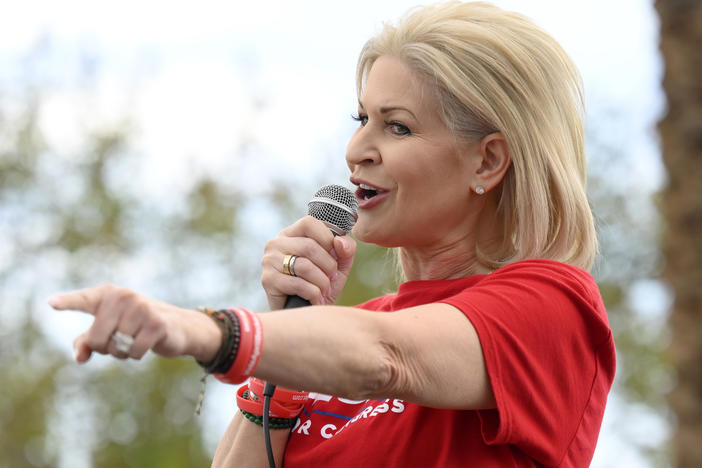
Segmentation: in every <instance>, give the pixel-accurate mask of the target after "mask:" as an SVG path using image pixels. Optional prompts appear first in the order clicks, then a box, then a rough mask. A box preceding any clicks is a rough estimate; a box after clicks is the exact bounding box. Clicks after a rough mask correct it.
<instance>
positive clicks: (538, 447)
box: [285, 260, 615, 468]
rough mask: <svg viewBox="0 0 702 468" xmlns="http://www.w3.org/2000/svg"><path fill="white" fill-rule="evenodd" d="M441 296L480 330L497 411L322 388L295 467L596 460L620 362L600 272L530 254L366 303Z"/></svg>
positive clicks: (387, 305)
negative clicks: (345, 394) (354, 396)
mask: <svg viewBox="0 0 702 468" xmlns="http://www.w3.org/2000/svg"><path fill="white" fill-rule="evenodd" d="M433 302H443V303H447V304H451V305H453V306H455V307H457V308H458V309H460V310H461V311H462V312H463V313H464V314H465V315H466V317H467V318H468V319H469V320H470V321H471V323H472V324H473V326H474V327H475V329H476V330H477V332H478V336H479V338H480V343H481V346H482V349H483V354H484V356H485V362H486V366H487V371H488V375H489V378H490V382H491V384H492V388H493V391H494V394H495V400H496V402H497V409H493V410H482V411H465V410H445V409H433V408H427V407H423V406H419V405H416V404H413V403H410V402H408V401H402V400H397V399H388V400H367V401H362V402H358V401H350V400H345V399H342V398H336V397H329V396H326V395H318V394H312V395H311V397H312V399H311V400H310V402H309V403H308V404H307V405H306V407H305V409H304V411H303V413H302V414H301V415H300V420H299V421H298V424H297V426H296V427H295V428H294V429H293V431H292V433H291V435H290V439H289V441H288V445H287V448H286V451H285V466H286V468H298V467H326V466H334V467H375V466H378V467H400V466H401V467H458V466H461V467H464V466H468V467H479V468H490V467H500V468H504V467H533V466H553V467H556V466H557V467H577V468H580V467H586V466H588V465H589V463H590V460H591V459H592V455H593V452H594V449H595V444H596V442H597V436H598V433H599V430H600V424H601V422H602V416H603V413H604V408H605V403H606V399H607V393H608V392H609V389H610V386H611V384H612V380H613V379H614V370H615V350H614V341H613V339H612V333H611V331H610V328H609V325H608V322H607V316H606V312H605V309H604V306H603V304H602V300H601V297H600V293H599V291H598V289H597V285H596V284H595V282H594V280H593V278H592V276H590V274H589V273H587V272H585V271H584V270H581V269H579V268H576V267H572V266H569V265H565V264H563V263H559V262H554V261H550V260H525V261H521V262H516V263H513V264H510V265H507V266H504V267H502V268H500V269H499V270H497V271H495V272H493V273H491V274H489V275H476V276H471V277H468V278H460V279H454V280H444V281H410V282H407V283H404V284H402V285H400V287H399V290H398V292H397V294H392V295H388V296H383V297H380V298H377V299H373V300H371V301H368V302H366V303H364V304H361V305H360V306H359V307H361V308H364V309H369V310H377V311H387V312H392V311H395V310H399V309H404V308H407V307H412V306H417V305H421V304H428V303H433Z"/></svg>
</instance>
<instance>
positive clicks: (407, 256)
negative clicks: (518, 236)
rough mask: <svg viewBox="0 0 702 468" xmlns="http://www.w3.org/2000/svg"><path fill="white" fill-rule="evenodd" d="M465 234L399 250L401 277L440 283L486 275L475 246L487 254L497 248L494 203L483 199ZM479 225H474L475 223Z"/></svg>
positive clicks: (499, 228) (487, 270) (500, 227)
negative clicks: (480, 209)
mask: <svg viewBox="0 0 702 468" xmlns="http://www.w3.org/2000/svg"><path fill="white" fill-rule="evenodd" d="M484 208H486V209H483V210H482V213H481V212H480V211H478V213H477V215H476V217H475V219H474V220H473V222H472V223H471V224H470V225H469V226H468V228H467V229H465V231H464V232H465V233H466V234H465V235H463V236H460V237H458V238H455V239H453V240H449V241H446V240H445V239H446V238H444V241H443V242H441V243H438V244H431V245H425V246H405V247H400V255H399V257H400V264H401V265H402V270H403V272H404V274H405V277H406V278H407V279H408V280H410V281H415V280H443V279H453V278H464V277H467V276H472V275H478V274H487V273H490V272H492V271H493V269H492V268H490V267H488V266H485V265H483V264H481V263H480V262H479V261H478V256H477V253H476V251H477V246H478V245H481V248H483V249H485V248H487V249H488V251H491V250H493V248H494V247H497V246H499V245H501V242H502V238H501V233H502V232H504V229H503V225H502V223H501V222H500V221H499V220H498V219H497V217H496V214H495V213H496V211H497V208H496V202H495V201H494V200H492V197H491V198H489V199H486V202H485V204H484ZM478 219H480V220H481V222H480V223H478V222H477V220H478Z"/></svg>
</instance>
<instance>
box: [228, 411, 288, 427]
mask: <svg viewBox="0 0 702 468" xmlns="http://www.w3.org/2000/svg"><path fill="white" fill-rule="evenodd" d="M239 411H241V414H243V415H244V416H245V417H246V419H248V420H249V421H251V422H253V423H256V424H258V425H259V426H263V416H256V415H255V414H251V413H249V412H248V411H244V410H243V409H240V410H239ZM295 424H297V418H270V419H269V423H268V427H270V428H271V429H292V428H293V427H295Z"/></svg>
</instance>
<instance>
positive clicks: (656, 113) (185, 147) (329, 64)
mask: <svg viewBox="0 0 702 468" xmlns="http://www.w3.org/2000/svg"><path fill="white" fill-rule="evenodd" d="M416 3H417V2H414V1H401V0H385V1H377V0H359V1H355V2H330V1H321V0H320V1H312V0H303V1H296V2H290V1H282V0H278V1H267V2H266V1H258V2H253V1H251V2H243V1H231V0H230V1H212V0H204V1H199V2H197V3H195V2H178V1H173V0H171V1H162V0H155V1H148V2H144V1H143V0H139V1H137V0H122V1H120V2H115V1H98V2H96V1H94V0H93V1H84V0H64V1H61V2H55V1H38V0H24V1H22V2H10V1H9V0H0V11H2V14H0V90H3V91H4V94H0V99H5V100H9V101H11V99H12V91H13V90H20V89H22V86H23V85H24V84H26V83H25V78H26V76H25V73H26V70H23V68H22V66H21V64H22V63H24V62H23V61H24V60H25V59H26V58H27V57H29V56H32V55H35V56H36V55H37V54H40V55H42V56H43V57H44V60H42V61H41V65H40V67H41V69H40V70H35V72H37V73H36V76H39V77H40V80H41V84H42V89H43V93H44V94H43V99H44V101H45V106H44V107H43V109H42V112H41V114H40V122H41V127H42V129H43V131H44V133H45V134H46V135H47V137H48V140H49V144H50V145H51V146H52V147H54V148H57V151H58V152H59V153H62V154H63V155H64V156H65V157H69V158H70V157H71V155H72V154H75V153H77V152H78V151H77V150H79V148H80V145H81V144H82V141H83V140H82V137H81V136H82V135H84V134H85V132H86V131H91V130H94V129H99V128H105V127H109V126H110V125H115V124H119V123H121V122H125V121H128V122H129V125H130V128H131V129H132V130H133V132H132V133H133V135H134V136H135V137H134V139H133V145H134V147H135V149H136V151H138V152H139V153H140V154H141V155H143V158H142V162H141V170H140V171H139V172H138V173H137V174H134V179H133V180H132V182H133V183H136V184H140V185H141V186H142V187H143V192H144V195H145V196H148V197H151V198H153V199H159V198H167V197H168V194H169V193H172V192H173V191H174V190H185V189H186V188H187V187H188V186H189V184H190V183H192V181H193V180H194V179H195V178H193V171H195V172H196V173H200V174H202V173H222V171H225V173H228V174H230V175H231V178H232V182H233V183H236V184H240V185H243V186H244V187H246V188H247V189H248V190H250V191H252V192H254V193H255V192H256V191H262V190H265V184H264V183H262V181H265V180H266V178H268V177H276V178H285V179H286V180H290V183H291V186H295V185H297V184H298V181H304V180H305V179H306V178H309V174H310V173H312V172H319V171H320V166H326V165H329V169H328V173H329V174H333V175H334V177H338V178H339V179H341V180H332V181H330V182H334V183H344V182H345V177H347V174H346V173H345V165H344V160H343V156H344V148H345V144H346V141H347V140H348V138H349V136H350V134H351V131H352V128H353V127H354V126H355V125H356V124H355V123H354V122H352V121H351V119H350V118H349V116H350V115H351V114H352V113H353V112H355V111H356V95H355V82H354V80H355V65H356V57H357V55H358V52H359V51H360V48H361V47H362V45H363V43H364V42H365V40H366V39H368V38H369V37H371V36H372V35H373V34H374V33H375V32H377V31H378V30H379V28H380V27H381V25H382V22H383V21H393V20H395V19H396V18H398V17H399V16H400V15H401V14H402V13H403V12H404V11H406V10H407V9H408V8H410V7H412V6H414V5H415V4H416ZM493 3H495V4H497V5H498V6H501V7H503V8H505V9H511V10H516V11H520V12H522V13H524V14H526V15H527V16H529V17H530V18H532V19H533V20H534V21H536V22H537V23H538V24H539V25H541V26H542V27H543V28H544V29H546V30H547V31H548V32H549V33H551V34H552V35H553V36H554V37H555V38H556V39H557V40H558V41H559V42H560V43H561V44H562V45H563V46H564V48H565V49H566V51H567V52H568V53H569V54H570V55H571V57H572V58H573V59H574V61H575V63H576V64H577V65H578V67H579V68H580V71H581V73H582V75H583V80H584V84H585V93H586V105H587V108H588V115H589V119H590V120H588V122H587V127H588V128H594V127H597V128H598V131H599V132H600V133H601V134H602V135H601V138H604V139H605V140H606V141H607V142H608V143H609V144H611V145H612V146H614V147H617V148H620V149H621V150H622V151H621V152H622V154H623V155H624V157H626V158H627V160H628V161H630V162H632V163H630V164H627V165H626V168H625V170H624V172H623V174H622V177H621V184H622V186H624V187H632V188H636V189H637V190H639V191H643V192H649V193H650V192H652V191H654V190H656V189H657V188H659V187H660V186H661V184H663V182H664V176H663V171H662V168H661V161H660V155H659V149H658V142H657V137H656V135H655V123H656V121H657V120H658V119H659V117H660V116H661V114H662V112H663V111H664V107H665V105H664V99H663V95H662V93H661V89H660V80H661V76H662V64H661V59H660V57H659V55H658V51H657V47H658V44H657V41H658V38H657V28H658V24H657V19H656V15H655V11H654V10H653V6H652V2H651V1H649V0H618V1H611V0H568V1H563V0H560V1H559V0H530V1H528V2H525V1H517V0H501V1H495V2H493ZM612 116H614V117H612ZM603 122H605V123H604V124H603ZM610 122H613V124H612V125H611V126H610V125H609V123H610ZM246 142H255V143H252V145H253V146H252V147H251V148H250V149H249V150H247V152H246V153H247V157H246V158H245V159H244V160H243V161H242V160H240V161H237V162H236V164H232V156H233V155H234V154H235V153H237V152H239V153H240V152H241V151H240V150H241V148H242V144H245V143H246ZM612 170H613V171H617V170H618V171H622V168H621V167H619V168H616V167H614V166H613V169H612ZM215 398H216V397H215ZM617 411H619V410H618V409H617V407H616V406H615V408H614V409H613V410H611V411H609V410H608V415H607V419H606V421H605V425H604V427H603V435H602V437H601V439H600V445H599V447H598V451H597V453H596V457H595V461H594V462H593V466H594V467H600V468H603V467H608V466H646V465H645V464H644V463H643V461H642V460H640V459H639V458H638V457H639V455H637V453H636V452H635V451H634V450H633V449H631V448H629V446H628V445H627V444H628V442H627V439H631V438H633V439H637V438H646V437H654V438H655V437H659V438H660V437H662V436H661V435H660V434H661V431H662V429H661V427H660V424H658V425H657V424H656V423H655V421H653V422H652V419H651V418H647V417H646V416H645V415H642V416H640V417H641V418H642V419H640V421H642V422H643V424H640V425H636V424H634V426H636V427H637V429H636V430H633V431H632V432H630V433H628V434H622V433H621V432H617V430H615V429H613V427H614V426H613V425H611V424H609V422H608V421H614V420H615V419H617V418H619V417H621V416H622V414H620V413H617ZM228 416H230V415H224V416H221V417H220V419H217V417H216V416H210V417H211V418H213V421H214V422H213V423H212V430H211V432H212V434H213V435H212V437H217V434H221V432H222V431H223V427H224V425H225V424H226V417H228ZM651 434H653V435H651ZM613 459H616V460H617V463H616V465H615V464H613V463H611V462H610V461H609V460H613Z"/></svg>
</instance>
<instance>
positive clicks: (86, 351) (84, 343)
mask: <svg viewBox="0 0 702 468" xmlns="http://www.w3.org/2000/svg"><path fill="white" fill-rule="evenodd" d="M92 354H93V350H92V348H90V346H89V345H88V337H87V332H86V333H83V334H81V335H78V338H76V339H75V340H74V341H73V358H74V359H75V360H76V362H77V363H78V364H83V363H84V362H86V361H87V360H88V359H90V356H91V355H92Z"/></svg>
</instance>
